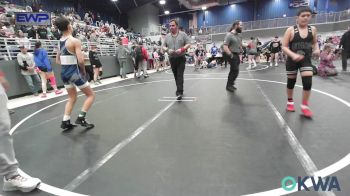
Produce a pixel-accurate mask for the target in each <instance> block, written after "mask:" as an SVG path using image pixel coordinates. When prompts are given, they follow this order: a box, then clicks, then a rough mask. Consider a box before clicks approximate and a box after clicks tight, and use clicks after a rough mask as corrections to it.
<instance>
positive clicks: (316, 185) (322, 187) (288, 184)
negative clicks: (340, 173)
mask: <svg viewBox="0 0 350 196" xmlns="http://www.w3.org/2000/svg"><path fill="white" fill-rule="evenodd" d="M307 180H311V186H312V187H313V189H314V191H341V189H340V185H339V182H338V179H337V177H335V176H327V177H326V178H325V179H322V177H313V176H306V177H298V179H297V180H296V179H295V178H293V177H291V176H287V177H285V178H283V179H282V181H281V184H282V188H283V189H284V190H285V191H293V190H294V189H295V188H298V191H302V190H303V189H304V190H305V191H310V189H309V188H308V186H307V185H306V184H310V182H309V183H306V181H307ZM297 186H298V187H297Z"/></svg>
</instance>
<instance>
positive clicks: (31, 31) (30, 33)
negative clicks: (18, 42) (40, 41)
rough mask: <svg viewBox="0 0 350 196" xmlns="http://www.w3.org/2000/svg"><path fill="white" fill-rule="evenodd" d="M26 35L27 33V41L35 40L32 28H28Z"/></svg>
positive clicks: (34, 32)
mask: <svg viewBox="0 0 350 196" xmlns="http://www.w3.org/2000/svg"><path fill="white" fill-rule="evenodd" d="M27 33H28V38H29V39H35V38H36V29H35V28H34V27H32V28H30V29H29V30H28V32H27Z"/></svg>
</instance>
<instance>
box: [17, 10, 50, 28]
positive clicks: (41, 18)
mask: <svg viewBox="0 0 350 196" xmlns="http://www.w3.org/2000/svg"><path fill="white" fill-rule="evenodd" d="M15 17H16V25H27V26H39V25H51V14H50V13H47V12H37V13H34V12H16V13H15Z"/></svg>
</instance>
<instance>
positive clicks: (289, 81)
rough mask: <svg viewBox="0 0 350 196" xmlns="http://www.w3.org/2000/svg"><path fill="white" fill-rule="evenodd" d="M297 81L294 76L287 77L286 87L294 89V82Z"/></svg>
mask: <svg viewBox="0 0 350 196" xmlns="http://www.w3.org/2000/svg"><path fill="white" fill-rule="evenodd" d="M296 82H297V79H296V78H288V80H287V88H288V89H294V86H295V83H296Z"/></svg>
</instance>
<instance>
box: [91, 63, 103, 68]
mask: <svg viewBox="0 0 350 196" xmlns="http://www.w3.org/2000/svg"><path fill="white" fill-rule="evenodd" d="M92 65H94V67H95V68H101V67H102V64H101V63H95V64H92Z"/></svg>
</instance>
